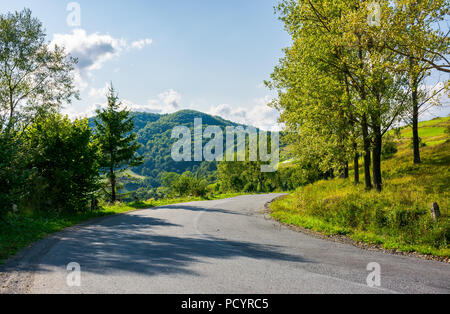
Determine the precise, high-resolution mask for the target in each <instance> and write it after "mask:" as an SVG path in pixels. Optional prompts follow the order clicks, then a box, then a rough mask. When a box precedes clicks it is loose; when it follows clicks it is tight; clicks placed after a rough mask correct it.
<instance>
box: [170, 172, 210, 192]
mask: <svg viewBox="0 0 450 314" xmlns="http://www.w3.org/2000/svg"><path fill="white" fill-rule="evenodd" d="M207 186H208V183H207V181H206V180H204V179H202V178H201V176H200V175H199V173H197V175H194V174H192V172H190V171H187V172H185V173H183V174H182V175H181V176H178V177H175V178H173V180H172V181H171V183H170V187H171V188H172V191H173V194H174V195H176V196H190V195H191V196H194V197H198V196H205V195H206V193H207Z"/></svg>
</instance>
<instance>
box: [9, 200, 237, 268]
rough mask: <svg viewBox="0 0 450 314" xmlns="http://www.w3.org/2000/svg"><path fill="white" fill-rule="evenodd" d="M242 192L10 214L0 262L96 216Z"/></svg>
mask: <svg viewBox="0 0 450 314" xmlns="http://www.w3.org/2000/svg"><path fill="white" fill-rule="evenodd" d="M238 195H242V194H239V193H235V194H222V195H216V196H214V197H213V198H208V199H206V198H200V197H199V198H194V197H184V198H176V199H162V200H159V201H154V200H150V201H148V202H137V203H130V204H123V203H117V204H115V205H108V206H103V207H102V208H101V210H100V211H96V212H88V213H78V214H71V215H51V214H39V215H38V214H34V215H25V214H16V215H10V216H8V217H7V223H5V222H4V221H1V220H0V264H1V263H3V262H4V260H5V259H7V258H8V257H10V256H12V255H14V254H16V253H17V252H19V251H20V250H22V249H24V248H26V247H28V246H29V245H30V244H32V243H33V242H35V241H37V240H40V239H42V238H44V237H46V236H47V235H49V234H52V233H55V232H58V231H61V230H63V229H64V228H67V227H70V226H73V225H76V224H79V223H82V222H84V221H88V220H90V219H93V218H97V217H104V216H109V215H115V214H120V213H126V212H130V211H133V210H136V209H146V208H152V207H157V206H163V205H169V204H177V203H185V202H194V201H204V200H213V199H224V198H230V197H235V196H238Z"/></svg>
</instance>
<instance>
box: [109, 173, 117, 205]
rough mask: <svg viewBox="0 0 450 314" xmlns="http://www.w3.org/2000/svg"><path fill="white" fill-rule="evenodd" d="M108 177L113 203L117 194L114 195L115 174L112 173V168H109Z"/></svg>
mask: <svg viewBox="0 0 450 314" xmlns="http://www.w3.org/2000/svg"><path fill="white" fill-rule="evenodd" d="M109 179H110V181H111V203H115V202H116V199H117V196H116V176H115V174H114V169H112V168H111V169H110V172H109Z"/></svg>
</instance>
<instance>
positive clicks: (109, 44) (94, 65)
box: [50, 29, 152, 90]
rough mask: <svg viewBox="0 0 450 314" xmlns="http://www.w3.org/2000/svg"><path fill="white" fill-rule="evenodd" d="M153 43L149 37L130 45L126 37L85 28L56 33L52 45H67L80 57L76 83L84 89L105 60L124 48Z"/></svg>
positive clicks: (73, 54)
mask: <svg viewBox="0 0 450 314" xmlns="http://www.w3.org/2000/svg"><path fill="white" fill-rule="evenodd" d="M151 43H152V40H151V39H149V38H147V39H142V40H138V41H134V42H132V43H131V44H130V45H128V44H127V41H126V40H125V39H118V38H114V37H113V36H111V35H108V34H99V33H93V34H87V32H86V31H85V30H84V29H75V30H73V31H72V33H70V34H54V35H53V40H52V41H51V43H50V47H53V46H54V45H58V46H61V47H65V49H66V52H67V53H69V54H70V55H71V56H73V57H75V58H77V59H78V64H77V66H76V73H75V84H76V86H77V87H78V88H79V89H80V90H84V89H86V88H87V86H88V83H87V82H86V80H87V79H88V78H89V77H90V75H91V73H90V72H91V71H94V70H99V69H101V68H102V67H103V64H104V63H105V62H107V61H109V60H111V59H113V58H116V57H118V56H120V54H121V53H122V51H124V50H127V51H128V50H131V49H138V50H141V49H143V48H144V47H145V46H147V45H150V44H151Z"/></svg>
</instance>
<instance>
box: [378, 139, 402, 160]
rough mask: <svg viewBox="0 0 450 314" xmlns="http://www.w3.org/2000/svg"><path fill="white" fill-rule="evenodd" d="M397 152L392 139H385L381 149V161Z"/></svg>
mask: <svg viewBox="0 0 450 314" xmlns="http://www.w3.org/2000/svg"><path fill="white" fill-rule="evenodd" d="M397 152H398V148H397V144H396V143H395V141H394V140H393V138H391V137H386V140H385V141H384V142H383V148H382V149H381V157H382V158H383V159H389V158H392V157H394V155H395V154H397Z"/></svg>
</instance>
